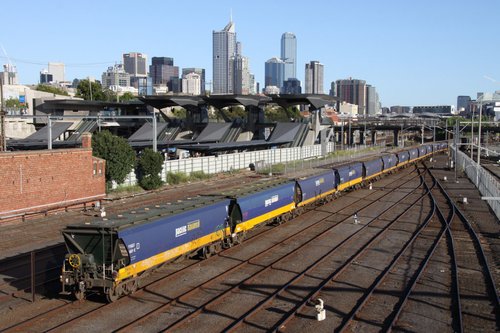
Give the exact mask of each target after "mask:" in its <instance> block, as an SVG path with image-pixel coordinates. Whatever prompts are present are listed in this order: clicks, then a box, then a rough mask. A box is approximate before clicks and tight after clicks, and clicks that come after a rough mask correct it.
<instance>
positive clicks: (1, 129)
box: [0, 75, 7, 151]
mask: <svg viewBox="0 0 500 333" xmlns="http://www.w3.org/2000/svg"><path fill="white" fill-rule="evenodd" d="M0 103H1V104H0V151H7V142H6V141H7V139H6V136H5V111H4V108H3V75H2V76H0Z"/></svg>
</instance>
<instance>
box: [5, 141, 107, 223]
mask: <svg viewBox="0 0 500 333" xmlns="http://www.w3.org/2000/svg"><path fill="white" fill-rule="evenodd" d="M104 168H105V161H104V160H101V159H99V158H95V157H93V156H92V150H91V149H84V148H77V149H58V150H40V151H29V152H1V153H0V217H2V216H10V215H16V214H19V213H23V212H28V211H29V212H31V211H40V210H43V209H46V208H55V207H57V206H67V205H72V204H78V203H82V202H91V201H97V200H99V199H100V198H103V197H104V196H105V193H106V187H105V177H104V172H105V169H104Z"/></svg>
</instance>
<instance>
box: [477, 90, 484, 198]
mask: <svg viewBox="0 0 500 333" xmlns="http://www.w3.org/2000/svg"><path fill="white" fill-rule="evenodd" d="M480 98H481V104H479V129H478V134H477V136H478V140H477V171H476V186H477V187H478V188H479V168H480V167H481V118H482V116H483V101H482V96H481V97H480Z"/></svg>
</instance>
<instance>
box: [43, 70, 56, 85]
mask: <svg viewBox="0 0 500 333" xmlns="http://www.w3.org/2000/svg"><path fill="white" fill-rule="evenodd" d="M52 82H54V77H53V75H52V74H50V73H49V71H48V70H46V69H43V70H42V71H41V72H40V83H41V84H44V83H52Z"/></svg>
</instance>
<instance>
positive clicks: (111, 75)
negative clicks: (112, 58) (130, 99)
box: [101, 64, 130, 88]
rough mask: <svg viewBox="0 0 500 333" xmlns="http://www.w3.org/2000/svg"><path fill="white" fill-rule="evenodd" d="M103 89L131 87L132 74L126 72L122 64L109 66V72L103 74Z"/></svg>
mask: <svg viewBox="0 0 500 333" xmlns="http://www.w3.org/2000/svg"><path fill="white" fill-rule="evenodd" d="M101 83H102V87H103V88H109V87H111V86H120V87H130V74H129V73H127V72H125V69H124V68H123V65H122V64H118V65H114V66H109V67H108V70H107V71H106V72H104V73H102V81H101Z"/></svg>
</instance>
